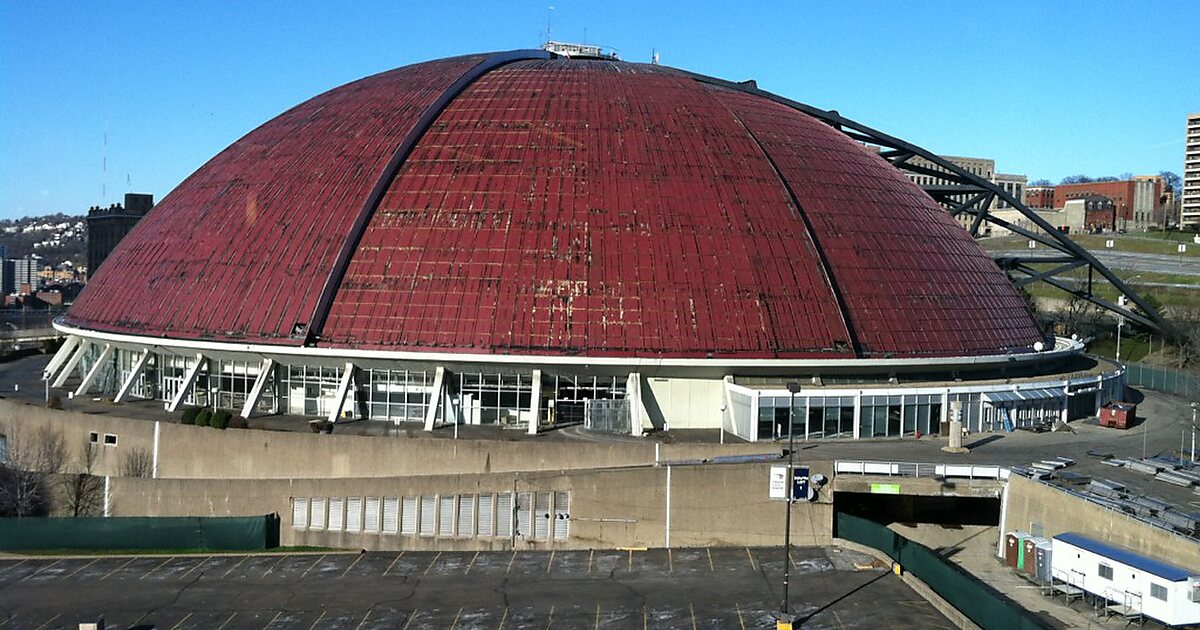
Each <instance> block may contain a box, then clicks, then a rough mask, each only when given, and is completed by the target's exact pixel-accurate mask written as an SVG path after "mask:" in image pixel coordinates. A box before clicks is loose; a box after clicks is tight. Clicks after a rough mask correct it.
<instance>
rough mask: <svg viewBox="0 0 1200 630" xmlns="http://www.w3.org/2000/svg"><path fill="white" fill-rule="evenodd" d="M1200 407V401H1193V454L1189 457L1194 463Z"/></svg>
mask: <svg viewBox="0 0 1200 630" xmlns="http://www.w3.org/2000/svg"><path fill="white" fill-rule="evenodd" d="M1197 409H1200V402H1194V403H1192V456H1191V457H1190V458H1189V459H1190V460H1191V462H1192V463H1193V464H1195V463H1196V410H1197Z"/></svg>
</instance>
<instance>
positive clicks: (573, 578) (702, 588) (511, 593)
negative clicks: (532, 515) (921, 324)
mask: <svg viewBox="0 0 1200 630" xmlns="http://www.w3.org/2000/svg"><path fill="white" fill-rule="evenodd" d="M791 564H792V570H791V587H790V590H791V595H792V603H793V607H794V609H795V610H796V611H797V613H798V614H799V615H800V616H801V617H807V621H806V623H805V627H813V628H852V627H856V626H858V627H878V626H879V625H880V621H881V620H884V619H886V620H887V622H886V623H885V625H893V624H895V625H907V626H910V627H921V628H951V627H953V626H952V625H951V624H950V623H949V622H948V621H947V620H946V619H945V618H944V617H942V616H941V615H940V614H938V613H937V612H936V611H935V610H934V609H933V608H932V606H930V605H929V604H928V603H927V602H926V601H925V600H923V599H921V598H920V597H918V596H917V595H916V593H914V592H913V591H912V590H911V589H910V588H908V586H906V585H905V584H904V583H903V582H902V581H900V579H899V578H897V577H895V576H893V575H891V574H890V573H889V572H888V571H886V570H885V569H884V568H883V567H880V566H875V567H868V565H869V564H870V558H869V557H867V556H863V555H859V554H856V553H854V552H849V551H839V550H836V549H821V548H801V549H794V550H793V552H792V556H791ZM782 568H783V557H782V550H780V549H762V548H722V549H675V550H663V549H652V550H647V551H643V550H610V551H568V552H562V551H557V552H556V551H520V552H515V553H514V552H478V553H476V552H442V553H437V552H400V553H397V552H378V553H361V554H359V553H341V552H338V553H328V554H323V553H312V554H262V555H213V556H203V555H200V556H134V557H114V556H105V557H98V558H86V557H70V558H54V557H36V558H10V559H3V560H0V628H3V629H5V630H8V629H15V628H28V629H31V630H34V629H48V628H75V627H77V625H78V624H79V623H80V622H82V621H93V620H96V619H98V618H99V617H101V616H103V617H104V619H105V621H106V624H107V626H108V627H109V628H161V629H173V630H182V629H184V628H228V629H233V628H349V629H364V630H365V629H367V628H402V629H403V628H407V629H413V630H416V629H418V628H443V629H444V628H463V629H466V628H550V627H559V628H599V627H605V628H610V627H616V628H763V627H773V625H774V621H773V616H772V614H773V612H774V611H775V610H777V609H778V606H779V598H780V581H781V577H782Z"/></svg>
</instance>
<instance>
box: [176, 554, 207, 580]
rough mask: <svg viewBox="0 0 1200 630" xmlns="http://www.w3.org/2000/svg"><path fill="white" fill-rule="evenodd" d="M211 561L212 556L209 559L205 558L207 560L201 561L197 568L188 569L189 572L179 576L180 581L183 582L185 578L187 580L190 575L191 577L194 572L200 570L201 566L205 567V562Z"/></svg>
mask: <svg viewBox="0 0 1200 630" xmlns="http://www.w3.org/2000/svg"><path fill="white" fill-rule="evenodd" d="M209 560H212V556H209V557H207V558H205V559H203V560H201V561H200V562H197V563H196V565H195V566H193V567H192V568H190V569H188V570H187V571H184V572H183V575H181V576H179V579H180V580H182V579H183V578H186V577H187V576H188V575H191V573H192V571H195V570H196V569H199V568H200V567H201V566H203V565H204V563H205V562H208V561H209Z"/></svg>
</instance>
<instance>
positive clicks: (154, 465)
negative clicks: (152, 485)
mask: <svg viewBox="0 0 1200 630" xmlns="http://www.w3.org/2000/svg"><path fill="white" fill-rule="evenodd" d="M161 428H162V427H161V426H160V423H159V421H158V420H155V421H154V455H153V459H151V460H150V462H151V465H150V478H151V479H158V436H159V430H160V429H161ZM106 479H107V477H106Z"/></svg>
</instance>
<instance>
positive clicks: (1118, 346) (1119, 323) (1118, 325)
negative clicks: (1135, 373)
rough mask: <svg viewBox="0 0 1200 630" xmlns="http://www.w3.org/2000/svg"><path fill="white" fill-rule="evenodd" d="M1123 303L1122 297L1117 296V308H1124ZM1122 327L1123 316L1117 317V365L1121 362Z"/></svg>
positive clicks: (1123, 297) (1123, 323)
mask: <svg viewBox="0 0 1200 630" xmlns="http://www.w3.org/2000/svg"><path fill="white" fill-rule="evenodd" d="M1125 302H1126V300H1125V296H1124V295H1118V296H1117V306H1120V307H1121V308H1125ZM1124 325H1125V316H1124V315H1117V362H1118V363H1120V361H1121V327H1122V326H1124Z"/></svg>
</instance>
